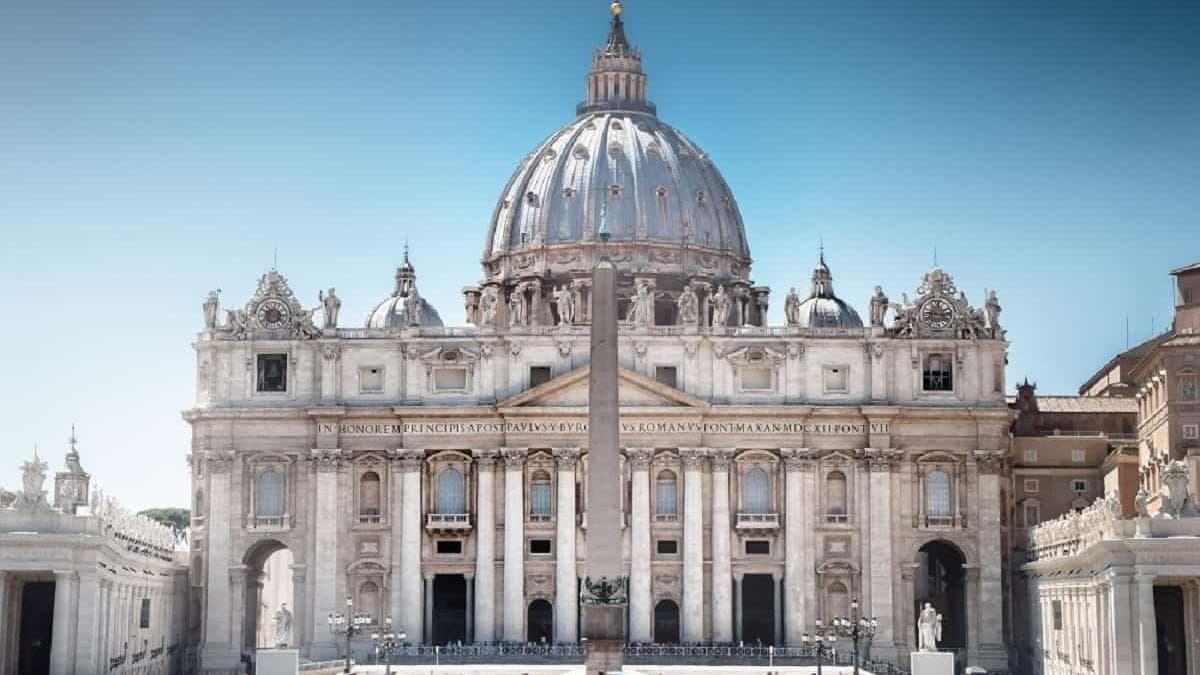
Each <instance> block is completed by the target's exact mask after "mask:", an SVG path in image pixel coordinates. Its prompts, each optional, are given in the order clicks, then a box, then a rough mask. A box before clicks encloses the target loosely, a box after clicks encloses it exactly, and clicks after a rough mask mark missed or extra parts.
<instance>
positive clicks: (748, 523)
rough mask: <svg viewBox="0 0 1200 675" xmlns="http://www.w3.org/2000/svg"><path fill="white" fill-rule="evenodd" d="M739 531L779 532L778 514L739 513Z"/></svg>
mask: <svg viewBox="0 0 1200 675" xmlns="http://www.w3.org/2000/svg"><path fill="white" fill-rule="evenodd" d="M737 529H739V530H778V529H779V514H778V513H739V514H737Z"/></svg>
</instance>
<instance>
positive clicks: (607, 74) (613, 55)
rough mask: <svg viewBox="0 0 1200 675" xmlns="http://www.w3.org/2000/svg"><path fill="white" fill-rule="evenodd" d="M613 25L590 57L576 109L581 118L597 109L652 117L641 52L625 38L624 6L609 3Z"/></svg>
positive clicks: (652, 107) (652, 105)
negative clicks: (585, 81)
mask: <svg viewBox="0 0 1200 675" xmlns="http://www.w3.org/2000/svg"><path fill="white" fill-rule="evenodd" d="M610 9H611V12H612V22H611V24H610V26H609V29H608V38H607V39H606V40H605V41H604V46H603V47H601V48H599V49H597V50H596V52H595V54H594V55H593V56H592V70H591V72H589V73H588V76H587V92H586V96H585V97H584V101H583V103H580V104H579V105H578V106H577V107H576V113H578V114H580V115H582V114H584V113H588V112H594V111H598V110H629V111H635V112H644V113H649V114H651V115H653V114H655V108H654V104H653V103H651V102H649V101H647V100H646V74H645V73H643V72H642V53H641V52H640V51H639V50H637V49H634V48H633V47H632V46H630V44H629V39H628V38H626V37H625V22H624V21H622V19H621V16H622V14H624V12H625V8H624V6H623V5H622V4H621V3H620V2H619V1H618V2H614V3H612V5H611V7H610Z"/></svg>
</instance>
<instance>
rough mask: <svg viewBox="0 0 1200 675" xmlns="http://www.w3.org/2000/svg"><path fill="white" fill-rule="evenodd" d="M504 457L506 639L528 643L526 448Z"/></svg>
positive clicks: (509, 450)
mask: <svg viewBox="0 0 1200 675" xmlns="http://www.w3.org/2000/svg"><path fill="white" fill-rule="evenodd" d="M500 454H501V455H502V456H503V457H504V639H505V640H507V641H510V642H523V641H524V640H525V456H526V449H525V448H502V449H501V450H500Z"/></svg>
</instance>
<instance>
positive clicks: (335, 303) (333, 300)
mask: <svg viewBox="0 0 1200 675" xmlns="http://www.w3.org/2000/svg"><path fill="white" fill-rule="evenodd" d="M317 301H318V302H320V303H321V308H322V309H324V310H325V327H326V328H337V320H338V312H339V311H340V310H341V309H342V299H341V298H339V297H338V296H337V295H335V294H334V292H333V289H332V288H330V289H329V294H328V295H326V294H324V293H322V292H321V291H317Z"/></svg>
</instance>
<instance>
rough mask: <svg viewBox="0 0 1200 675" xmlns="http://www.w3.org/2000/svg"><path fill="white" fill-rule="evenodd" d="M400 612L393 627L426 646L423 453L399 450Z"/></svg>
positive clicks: (396, 615) (393, 616)
mask: <svg viewBox="0 0 1200 675" xmlns="http://www.w3.org/2000/svg"><path fill="white" fill-rule="evenodd" d="M397 456H398V457H399V460H398V461H399V462H400V476H401V490H402V491H403V499H404V502H403V504H402V506H401V507H400V578H399V585H400V608H399V613H398V614H393V615H392V625H393V626H395V627H398V628H402V629H403V630H404V631H406V632H407V633H408V639H409V641H410V642H415V643H417V644H421V643H423V642H425V637H426V636H425V631H424V623H425V622H424V617H423V616H422V612H421V609H422V597H421V469H422V468H423V466H424V463H425V451H424V450H415V449H413V450H400V451H399V452H398V453H397Z"/></svg>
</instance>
